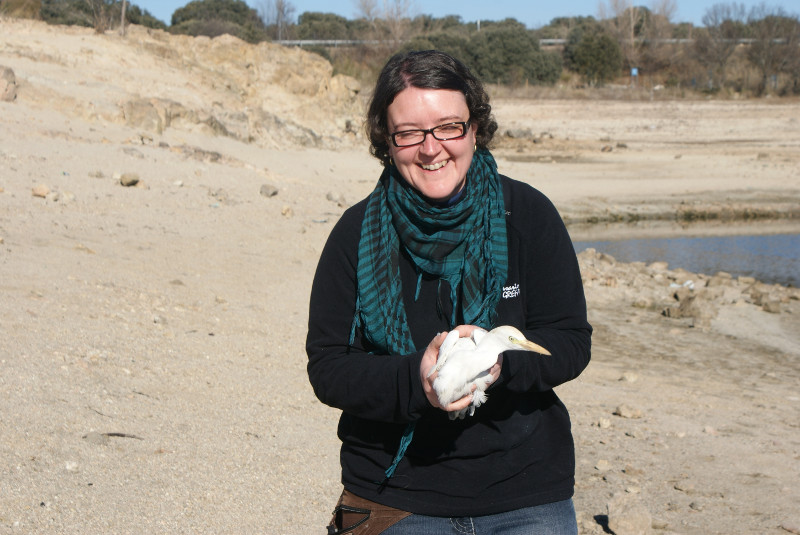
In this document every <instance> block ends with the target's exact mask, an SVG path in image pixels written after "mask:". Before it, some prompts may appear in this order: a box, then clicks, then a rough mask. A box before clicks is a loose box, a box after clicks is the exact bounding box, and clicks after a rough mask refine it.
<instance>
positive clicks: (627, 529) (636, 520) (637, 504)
mask: <svg viewBox="0 0 800 535" xmlns="http://www.w3.org/2000/svg"><path fill="white" fill-rule="evenodd" d="M606 508H607V510H608V528H609V529H610V530H611V531H612V532H613V533H615V534H616V535H634V534H636V535H638V534H642V533H651V528H652V524H653V517H652V516H651V515H650V511H648V510H647V508H646V507H645V506H644V504H643V503H642V502H641V500H640V499H639V498H638V497H637V496H636V495H635V494H619V495H617V496H614V497H613V498H612V499H611V501H610V502H608V504H607V505H606Z"/></svg>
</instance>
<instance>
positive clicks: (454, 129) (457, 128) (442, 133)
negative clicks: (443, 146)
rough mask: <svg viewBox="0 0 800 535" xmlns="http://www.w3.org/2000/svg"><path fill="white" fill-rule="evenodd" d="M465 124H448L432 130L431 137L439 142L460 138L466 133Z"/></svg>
mask: <svg viewBox="0 0 800 535" xmlns="http://www.w3.org/2000/svg"><path fill="white" fill-rule="evenodd" d="M466 126H467V125H466V123H450V124H443V125H440V126H437V127H436V128H434V129H433V137H435V138H436V139H438V140H441V141H447V140H448V139H454V138H457V137H461V136H463V135H464V134H465V133H466Z"/></svg>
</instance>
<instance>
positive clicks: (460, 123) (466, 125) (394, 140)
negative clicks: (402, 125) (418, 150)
mask: <svg viewBox="0 0 800 535" xmlns="http://www.w3.org/2000/svg"><path fill="white" fill-rule="evenodd" d="M454 125H458V126H460V127H461V133H460V134H458V135H457V136H451V137H439V136H437V135H436V132H435V131H436V129H438V128H442V127H443V126H454ZM467 128H469V121H456V122H452V123H445V124H440V125H438V126H434V127H433V128H428V129H427V130H425V129H423V128H415V129H413V130H401V131H399V132H394V133H393V134H392V135H391V138H392V144H393V145H394V146H395V147H397V148H404V147H413V146H414V145H421V144H422V143H425V139H426V138H427V137H428V134H430V135H432V136H433V138H434V139H438V140H439V141H450V140H451V139H459V138H462V137H464V136H466V135H467ZM409 132H420V133H421V134H422V139H421V140H420V141H417V142H416V143H408V144H406V145H400V144H399V143H398V142H397V137H396V136H398V135H400V134H408V133H409Z"/></svg>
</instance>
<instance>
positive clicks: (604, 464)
mask: <svg viewBox="0 0 800 535" xmlns="http://www.w3.org/2000/svg"><path fill="white" fill-rule="evenodd" d="M594 469H595V470H597V471H598V472H608V471H609V470H611V463H609V462H608V461H607V460H605V459H600V460H599V461H597V462H596V463H595V465H594Z"/></svg>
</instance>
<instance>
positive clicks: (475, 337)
mask: <svg viewBox="0 0 800 535" xmlns="http://www.w3.org/2000/svg"><path fill="white" fill-rule="evenodd" d="M503 351H533V352H535V353H540V354H542V355H549V354H550V352H549V351H547V350H546V349H545V348H543V347H542V346H540V345H538V344H535V343H533V342H531V341H530V340H527V339H526V338H525V336H524V335H523V334H522V333H521V332H520V331H519V329H517V328H515V327H512V326H510V325H503V326H500V327H495V328H494V329H492V330H491V331H488V332H487V331H485V330H483V329H475V330H474V331H473V333H472V336H471V337H463V338H460V337H459V335H458V331H456V330H453V331H450V333H449V334H448V335H447V337H446V338H445V340H444V342H442V346H441V347H440V348H439V357H438V359H437V361H436V366H435V367H433V368H432V369H431V371H430V372H429V373H428V376H431V375H433V373H434V372H438V373H439V374H438V376H437V377H436V379H435V380H434V381H433V389H434V391H435V392H436V397H437V398H439V403H441V404H442V406H447V405H448V404H450V403H452V402H454V401H456V400H458V399H461V398H462V397H464V396H466V395H467V394H469V393H470V391H471V390H472V385H475V387H476V389H475V392H474V394H473V398H472V403H471V404H470V405H469V406H468V407H467V408H465V409H462V410H460V411H453V412H450V413H449V415H450V419H451V420H455V419H456V418H464V416H466V415H467V413H469V415H470V416H472V415H473V414H475V409H476V408H478V407H480V406H481V405H482V404H483V403H484V402H485V401H486V399H487V396H486V393H485V391H486V389H487V388H488V387H489V385H490V384H491V382H492V376H491V375H490V374H489V369H490V368H491V367H492V366H494V364H495V363H496V362H497V359H498V358H499V356H500V353H502V352H503Z"/></svg>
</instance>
